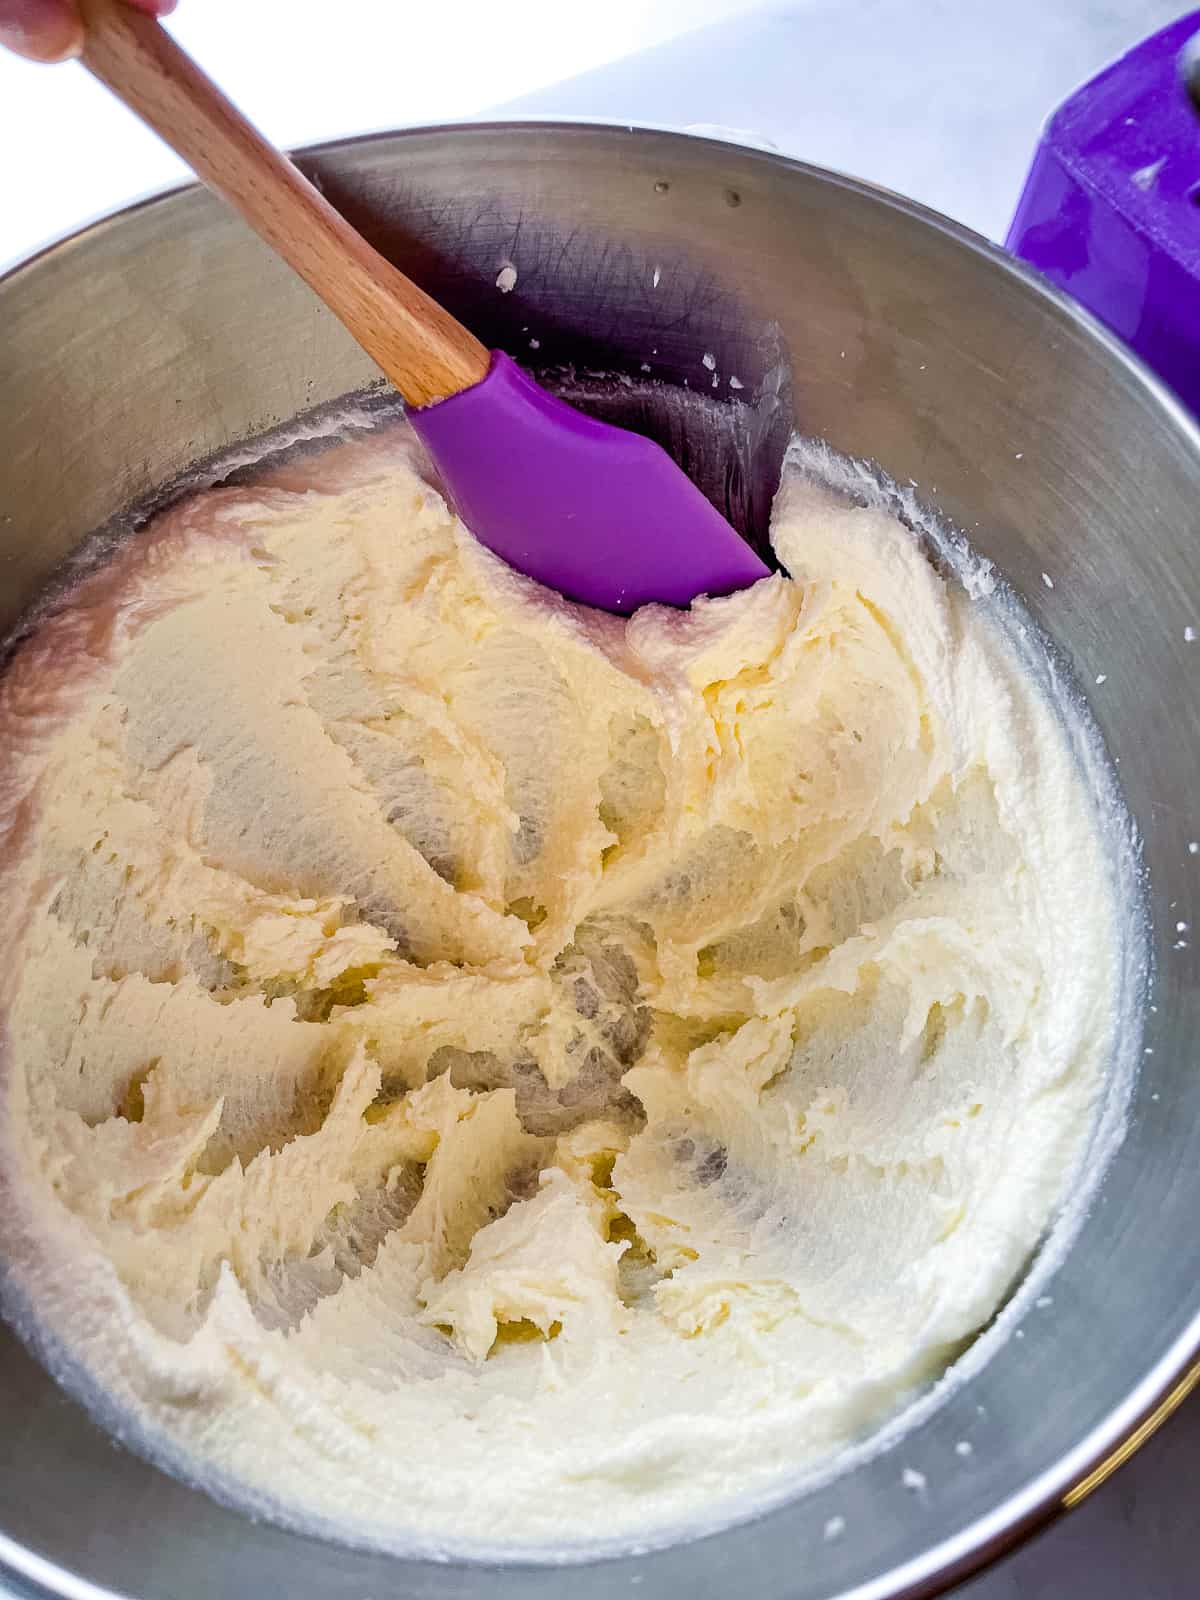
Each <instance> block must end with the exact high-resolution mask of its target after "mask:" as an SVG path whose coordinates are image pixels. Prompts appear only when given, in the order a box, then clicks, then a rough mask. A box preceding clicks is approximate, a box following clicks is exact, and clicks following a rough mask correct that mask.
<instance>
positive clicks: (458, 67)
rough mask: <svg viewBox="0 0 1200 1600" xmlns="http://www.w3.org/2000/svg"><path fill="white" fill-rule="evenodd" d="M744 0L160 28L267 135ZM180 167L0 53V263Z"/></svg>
mask: <svg viewBox="0 0 1200 1600" xmlns="http://www.w3.org/2000/svg"><path fill="white" fill-rule="evenodd" d="M755 4H756V0H600V3H599V4H597V5H595V6H593V5H590V4H588V5H584V4H581V3H580V0H181V3H180V6H179V9H178V11H177V12H176V13H175V15H174V16H172V18H171V19H170V24H169V26H170V28H171V31H172V32H173V33H174V34H175V35H176V37H177V38H178V39H179V40H180V42H181V43H182V44H183V45H184V46H185V47H186V48H187V49H188V50H190V51H191V52H192V54H193V55H194V56H195V57H196V59H197V60H198V61H199V62H200V63H201V65H202V66H203V67H204V68H205V70H206V71H207V72H208V73H209V74H210V75H211V76H212V77H214V78H215V79H216V80H217V82H218V83H219V84H220V85H221V87H222V88H223V89H224V90H225V91H226V93H228V94H229V95H230V96H231V97H232V98H233V99H234V100H235V101H236V102H237V103H238V104H239V105H240V106H241V107H242V109H243V110H244V111H245V112H246V113H247V115H248V116H249V117H250V118H251V120H252V121H254V122H256V123H257V124H258V126H259V127H260V128H262V130H263V131H264V132H265V133H266V134H268V135H269V136H270V137H271V138H272V139H274V140H275V141H276V142H277V143H279V144H283V145H287V146H293V145H299V144H309V143H313V142H315V141H316V140H319V139H329V138H333V137H335V136H336V135H338V134H345V133H362V132H365V131H367V130H370V129H375V128H393V127H398V126H401V125H402V124H405V123H413V122H442V121H447V120H449V119H451V118H456V117H466V116H471V115H472V114H478V113H479V112H481V111H484V110H485V109H486V108H488V107H489V106H494V105H496V104H498V103H499V102H500V101H502V100H508V99H511V98H512V97H513V96H514V95H521V94H526V93H528V92H530V91H531V90H534V89H538V88H540V87H542V86H543V85H546V84H550V83H554V82H556V81H557V80H560V79H567V78H570V77H571V76H573V75H575V74H578V73H582V72H585V71H587V70H588V69H590V68H595V67H597V66H599V65H600V64H601V63H604V62H610V61H614V60H616V59H618V58H620V57H622V56H627V55H629V54H631V53H633V52H637V51H642V50H645V49H647V48H649V47H651V46H654V45H657V44H660V43H662V42H663V41H664V40H668V39H671V38H673V37H675V36H677V35H679V34H680V33H683V32H685V31H686V30H688V29H693V28H701V27H704V26H706V25H708V24H712V23H714V22H717V21H719V20H720V19H722V18H730V17H735V16H736V15H737V14H738V13H741V12H746V11H749V10H751V9H753V8H754V7H755ZM185 175H186V173H185V168H184V166H183V164H182V162H180V161H179V160H178V159H177V158H176V157H175V156H174V155H172V153H171V152H170V151H169V150H167V149H166V147H165V146H164V145H162V144H160V143H159V142H158V140H157V139H156V138H155V137H154V135H153V134H151V133H148V132H147V131H146V130H145V129H144V128H143V127H142V126H141V125H140V124H139V123H138V122H137V121H136V120H135V119H134V118H133V117H132V116H131V115H130V114H129V113H128V112H127V111H126V110H125V109H124V107H123V106H121V105H118V104H117V102H116V101H115V100H113V98H112V97H111V96H110V95H109V93H108V92H107V90H105V89H103V88H101V86H100V85H99V84H98V83H96V82H95V81H94V80H93V79H92V78H90V77H89V75H88V74H87V73H86V72H85V71H84V69H83V68H82V67H80V66H78V65H77V64H75V63H69V64H67V65H65V66H56V67H45V66H38V65H34V64H32V63H30V62H25V61H18V60H17V59H16V58H15V57H13V56H6V55H3V54H2V53H0V264H4V263H7V262H10V261H12V260H13V259H15V258H16V257H17V256H19V255H24V254H26V253H27V252H29V251H30V250H32V249H34V248H35V247H36V246H37V245H39V244H41V243H44V242H45V241H46V240H47V239H49V238H51V237H54V236H57V235H58V234H61V233H64V232H67V231H68V230H69V229H71V228H72V227H74V226H75V225H76V224H77V223H79V222H81V221H84V220H86V219H88V218H91V217H94V216H96V215H98V214H99V213H102V212H104V211H108V210H111V209H113V208H114V207H115V206H118V205H120V204H122V203H123V202H124V201H126V200H131V199H134V198H135V197H137V196H139V195H142V194H145V193H146V192H147V190H150V189H155V188H159V187H161V186H162V185H163V184H167V183H172V182H175V181H177V180H178V179H180V178H182V177H184V176H185Z"/></svg>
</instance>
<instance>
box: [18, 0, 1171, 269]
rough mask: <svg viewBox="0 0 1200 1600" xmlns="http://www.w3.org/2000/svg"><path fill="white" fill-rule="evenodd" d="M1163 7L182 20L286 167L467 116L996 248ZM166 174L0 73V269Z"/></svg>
mask: <svg viewBox="0 0 1200 1600" xmlns="http://www.w3.org/2000/svg"><path fill="white" fill-rule="evenodd" d="M1185 9H1187V8H1186V7H1185V6H1184V5H1182V4H1180V3H1179V0H789V3H775V4H770V3H765V0H599V3H598V4H586V5H585V4H582V3H581V0H441V3H437V0H420V3H418V0H182V3H181V5H180V8H179V10H178V12H177V13H176V14H175V16H173V17H172V19H171V22H170V26H171V29H172V31H174V32H175V33H176V35H177V36H178V37H179V39H180V40H181V41H182V42H183V43H184V44H185V45H186V46H187V48H188V49H189V50H191V51H192V52H193V54H194V55H195V56H196V58H197V59H198V60H199V61H200V62H201V63H202V64H203V65H204V66H205V68H206V69H207V70H208V71H209V72H210V73H211V74H212V75H213V77H215V78H216V79H217V81H218V82H219V83H221V85H222V86H223V87H224V88H225V89H226V90H227V91H228V92H229V93H230V94H231V95H232V96H233V98H234V99H235V100H236V101H238V102H239V103H240V104H241V105H242V106H243V108H244V109H245V110H246V111H247V113H248V114H249V115H250V117H251V118H252V119H253V120H254V121H255V122H257V123H258V124H259V126H260V127H261V128H262V129H263V130H264V131H265V132H266V133H267V134H269V135H270V136H271V138H273V139H275V140H276V141H277V142H279V143H281V144H284V145H289V146H291V145H298V144H305V143H310V142H313V141H316V140H319V139H327V138H332V137H335V136H337V135H339V134H345V133H359V132H363V131H365V130H367V129H373V128H384V127H396V126H399V125H402V124H405V123H414V122H437V121H444V120H449V119H452V118H457V117H469V116H479V115H483V114H486V113H488V112H490V111H492V110H493V109H497V108H503V109H504V110H506V111H509V110H511V111H512V112H513V113H515V114H521V115H533V114H536V115H563V116H575V115H583V116H592V117H601V118H606V119H612V120H614V121H627V122H628V121H632V122H651V123H658V124H667V125H669V126H673V127H688V126H695V125H711V124H718V125H721V126H725V127H730V128H734V129H748V130H751V131H753V132H754V133H756V134H758V135H760V136H762V137H763V138H764V139H765V140H767V141H769V142H770V143H773V144H775V145H777V146H778V147H779V148H781V149H783V150H785V151H787V152H788V153H789V154H791V155H797V156H801V157H802V158H804V159H805V160H810V161H815V162H817V163H818V164H821V165H825V166H832V167H836V168H839V169H840V170H842V171H846V172H852V173H855V174H857V175H859V176H861V177H866V178H871V179H873V180H874V181H875V182H877V183H882V184H885V185H886V186H887V187H889V188H893V189H897V190H901V191H902V192H904V193H907V194H912V195H915V196H916V198H917V199H920V200H923V201H925V202H926V203H927V204H929V205H932V206H934V207H935V208H936V209H938V210H942V211H945V212H947V213H948V214H949V215H951V216H954V217H956V218H957V219H958V220H959V221H962V222H966V223H968V224H969V225H970V226H971V227H974V228H977V229H978V230H979V231H980V232H983V233H988V234H990V235H991V236H992V237H996V238H1000V237H1003V234H1004V231H1005V228H1006V226H1007V223H1008V219H1009V217H1010V216H1011V214H1012V210H1013V207H1014V205H1015V203H1016V199H1017V195H1018V193H1019V190H1020V183H1021V179H1022V177H1023V175H1024V172H1025V169H1026V167H1027V165H1028V162H1029V157H1030V154H1031V152H1032V149H1033V146H1034V143H1035V141H1036V138H1037V132H1038V128H1039V126H1040V124H1041V121H1042V119H1043V117H1044V116H1045V115H1046V113H1047V112H1048V111H1049V110H1050V108H1051V107H1052V106H1053V105H1055V104H1056V103H1057V102H1058V101H1059V100H1061V99H1063V98H1064V97H1065V96H1066V95H1067V94H1068V93H1069V92H1070V91H1071V89H1072V88H1073V87H1074V86H1075V85H1076V84H1078V83H1079V82H1081V81H1082V80H1083V79H1085V78H1087V77H1089V76H1090V75H1091V74H1092V73H1093V72H1094V71H1095V70H1096V69H1097V68H1098V67H1099V66H1100V65H1101V64H1102V63H1103V62H1105V61H1107V60H1108V59H1109V58H1110V57H1112V56H1113V55H1115V54H1117V53H1118V52H1119V51H1120V50H1122V49H1123V48H1125V47H1126V46H1127V45H1129V44H1130V43H1132V42H1133V41H1134V40H1135V39H1137V38H1138V37H1139V36H1141V35H1142V34H1144V33H1148V32H1150V31H1152V30H1153V29H1154V28H1156V27H1159V26H1161V25H1162V24H1163V23H1165V22H1167V21H1168V20H1169V19H1170V18H1172V17H1175V16H1177V15H1180V14H1181V13H1182V12H1183V11H1184V10H1185ZM182 176H184V169H183V166H182V164H181V163H180V162H179V161H178V160H177V159H176V158H175V157H174V156H173V155H172V154H171V152H170V151H169V150H167V149H166V148H165V147H164V146H163V145H161V144H160V143H159V142H158V141H157V140H156V139H155V138H154V136H153V135H152V134H150V133H148V132H147V131H146V130H145V129H144V128H142V127H141V126H140V124H138V123H137V122H136V121H135V120H134V119H133V117H131V116H130V115H129V113H127V112H126V111H125V110H124V108H123V107H122V106H120V105H118V104H117V103H116V102H115V101H114V100H113V99H112V98H111V97H110V96H109V95H108V93H107V92H106V91H105V90H104V89H102V88H101V87H100V86H99V85H98V84H96V83H94V82H93V81H92V80H91V79H90V78H89V77H88V75H87V73H86V72H85V71H84V70H83V69H82V68H81V67H79V66H78V65H75V64H71V65H67V66H61V67H41V66H34V65H31V64H29V63H27V62H21V61H17V60H16V59H15V58H14V57H11V56H0V264H4V263H7V262H11V261H12V260H14V259H16V258H17V257H18V256H21V255H24V254H26V253H28V252H29V251H31V250H33V249H35V248H36V247H37V246H38V245H39V244H41V243H43V242H45V241H46V240H47V239H49V238H52V237H55V236H57V235H59V234H61V233H64V232H67V231H68V230H69V229H71V228H72V227H74V226H76V225H77V224H78V223H79V222H81V221H84V220H86V219H88V218H90V217H93V216H96V215H97V214H99V213H101V212H104V211H107V210H111V209H112V208H113V207H115V206H118V205H120V204H122V203H123V202H124V201H126V200H130V199H133V198H135V197H136V196H138V195H141V194H145V193H146V192H147V191H148V190H151V189H155V188H158V187H160V186H162V185H163V184H167V183H171V182H174V181H177V180H178V179H179V178H181V177H182Z"/></svg>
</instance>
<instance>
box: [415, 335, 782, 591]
mask: <svg viewBox="0 0 1200 1600" xmlns="http://www.w3.org/2000/svg"><path fill="white" fill-rule="evenodd" d="M408 418H409V421H410V422H411V423H412V426H413V427H414V428H415V430H416V432H417V434H418V435H419V437H420V439H421V441H422V443H423V444H424V445H425V447H426V449H427V450H428V451H429V454H430V455H431V456H432V457H433V460H434V462H435V464H436V466H437V468H438V471H439V472H440V474H441V476H442V480H443V482H444V483H445V485H446V488H447V490H448V491H449V494H450V498H451V499H452V500H453V501H454V504H455V506H456V508H457V510H458V512H459V515H460V516H461V517H462V519H463V521H464V522H465V523H466V524H467V526H468V527H469V528H470V529H471V530H472V531H473V532H475V533H476V535H477V536H478V537H479V538H481V540H482V542H483V543H484V544H486V545H487V547H488V549H489V550H492V551H494V552H495V554H496V555H498V556H500V557H501V558H502V559H503V560H505V561H507V562H508V564H509V566H511V567H515V568H516V569H517V570H518V571H519V572H524V573H527V574H528V575H529V576H530V577H533V578H537V579H538V581H539V582H541V583H544V584H546V585H547V586H548V587H549V588H551V589H557V590H558V591H559V593H560V594H564V595H566V596H567V598H568V599H570V600H582V601H583V602H584V603H585V604H587V605H592V606H599V607H601V608H602V609H603V610H605V611H616V612H620V613H622V614H628V613H629V612H631V611H633V610H635V609H636V608H637V607H638V606H640V605H645V604H646V603H647V602H648V601H655V600H657V601H661V602H663V603H664V604H666V605H675V606H686V605H689V604H690V603H691V602H692V601H693V600H694V599H695V598H696V596H697V595H702V594H728V593H729V592H730V591H731V590H734V589H744V588H746V587H748V586H749V585H750V584H752V583H754V582H755V581H756V580H757V579H759V578H762V577H765V576H766V575H767V572H768V570H769V569H768V568H767V567H766V566H765V565H764V564H763V563H762V562H761V561H760V560H759V558H758V557H757V556H756V555H755V553H754V551H753V550H752V549H751V548H750V546H749V545H748V544H747V543H746V542H745V541H744V540H743V539H742V538H740V537H739V535H738V534H737V533H735V531H734V530H733V528H732V527H730V525H729V523H728V522H726V520H725V518H724V517H723V516H722V515H721V514H720V512H719V511H717V510H716V509H715V507H713V506H712V505H710V504H709V502H708V500H707V499H706V498H705V496H704V495H703V494H701V492H700V490H699V489H697V488H696V486H695V485H694V484H693V483H692V482H691V481H690V479H688V478H687V477H686V476H685V475H684V474H683V473H682V472H681V471H680V469H679V468H678V467H677V466H676V465H675V463H674V461H672V460H671V458H670V456H668V455H667V453H666V451H665V450H663V449H661V448H660V447H659V446H658V445H657V444H655V443H654V442H653V441H652V440H650V439H645V438H642V437H641V435H639V434H636V433H629V432H626V430H625V429H624V428H614V427H611V426H610V425H609V424H608V423H606V422H598V421H597V420H596V419H595V418H594V417H588V416H585V415H584V414H583V412H581V411H576V410H575V408H574V407H573V406H569V405H567V404H566V403H565V402H564V401H562V400H558V399H556V398H555V397H554V396H553V395H551V394H547V392H546V391H545V390H544V389H543V388H541V387H540V385H538V384H536V383H534V381H533V380H532V379H531V378H528V377H526V375H525V374H524V373H523V372H522V371H521V369H520V367H518V366H517V365H516V363H515V362H513V361H511V360H510V359H509V357H508V356H506V355H504V354H502V353H501V352H500V351H498V350H497V351H494V352H493V354H492V364H491V368H490V369H489V371H488V375H487V377H486V378H484V380H483V382H482V383H477V384H475V386H474V387H473V388H470V389H464V390H463V391H462V392H461V393H460V394H456V395H452V396H451V397H450V398H449V399H448V400H443V401H441V402H439V403H438V404H436V405H432V406H426V407H424V408H423V409H422V410H420V411H417V410H412V411H410V412H409V414H408Z"/></svg>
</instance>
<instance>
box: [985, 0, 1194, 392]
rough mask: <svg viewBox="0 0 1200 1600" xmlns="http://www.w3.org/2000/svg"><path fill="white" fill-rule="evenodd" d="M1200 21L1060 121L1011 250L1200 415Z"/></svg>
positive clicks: (1149, 51)
mask: <svg viewBox="0 0 1200 1600" xmlns="http://www.w3.org/2000/svg"><path fill="white" fill-rule="evenodd" d="M1198 42H1200V11H1193V12H1191V13H1189V14H1188V15H1187V16H1185V17H1181V18H1180V19H1179V20H1178V21H1177V22H1173V23H1171V24H1170V26H1168V27H1166V28H1163V29H1162V30H1161V31H1160V32H1159V33H1156V34H1153V35H1152V36H1151V37H1150V38H1148V39H1146V40H1144V41H1143V42H1142V43H1141V44H1139V45H1137V46H1135V48H1134V49H1132V50H1130V51H1129V52H1128V54H1126V55H1124V56H1122V57H1121V58H1120V60H1118V61H1115V62H1113V64H1112V65H1111V66H1109V67H1106V68H1105V69H1104V71H1103V72H1101V73H1100V74H1098V76H1097V77H1095V78H1093V79H1092V80H1091V81H1090V82H1089V83H1086V84H1084V86H1083V87H1082V88H1081V89H1079V90H1077V91H1076V93H1075V94H1074V95H1072V96H1071V98H1070V99H1069V100H1067V101H1065V102H1064V103H1063V104H1062V105H1061V106H1060V107H1059V109H1058V110H1057V111H1056V112H1055V113H1054V114H1053V116H1051V118H1050V119H1049V121H1048V122H1047V124H1046V126H1045V129H1044V130H1043V133H1042V138H1041V143H1040V144H1039V146H1038V150H1037V154H1036V155H1035V157H1034V160H1033V165H1032V166H1031V168H1030V171H1029V176H1028V178H1027V179H1026V182H1025V189H1024V192H1023V193H1022V195H1021V200H1020V203H1019V205H1018V206H1017V211H1016V215H1015V216H1014V218H1013V222H1012V226H1011V228H1010V229H1009V234H1008V239H1007V241H1006V242H1007V245H1008V248H1009V249H1010V250H1011V251H1013V253H1014V254H1015V255H1018V256H1020V257H1022V259H1023V260H1025V261H1028V262H1029V263H1030V265H1031V266H1034V267H1037V268H1038V270H1039V271H1040V272H1042V273H1044V274H1045V276H1046V277H1047V278H1049V279H1050V280H1051V281H1052V282H1054V283H1056V284H1058V285H1059V286H1060V287H1061V288H1063V289H1065V290H1066V291H1067V292H1068V293H1069V294H1070V295H1071V296H1072V297H1073V298H1074V299H1076V300H1078V301H1079V302H1080V304H1081V305H1084V306H1086V307H1087V309H1088V310H1089V311H1091V312H1093V313H1094V314H1095V315H1096V316H1097V317H1099V318H1100V320H1101V321H1102V322H1104V323H1105V324H1106V325H1107V326H1108V327H1109V328H1111V329H1112V330H1113V332H1114V333H1116V334H1119V335H1120V337H1121V338H1122V339H1124V340H1125V342H1126V343H1127V344H1128V345H1130V346H1131V348H1132V349H1134V350H1135V351H1136V352H1137V353H1138V355H1140V356H1141V357H1142V359H1143V360H1144V361H1145V362H1146V363H1147V365H1149V366H1151V367H1153V369H1154V370H1155V371H1156V372H1157V373H1158V374H1159V376H1160V377H1162V378H1163V379H1165V381H1166V382H1167V383H1169V384H1170V385H1171V387H1172V388H1173V389H1174V390H1175V391H1176V393H1177V394H1178V395H1179V397H1180V398H1181V399H1182V400H1183V401H1184V402H1185V403H1186V404H1187V405H1188V406H1190V407H1191V409H1192V410H1193V411H1195V412H1197V413H1200V111H1198V110H1197V102H1198V101H1200V49H1197V43H1198Z"/></svg>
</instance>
